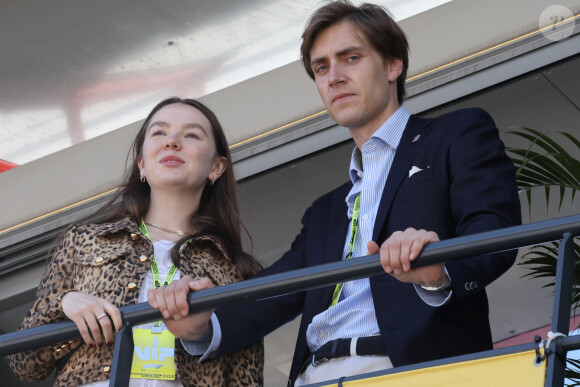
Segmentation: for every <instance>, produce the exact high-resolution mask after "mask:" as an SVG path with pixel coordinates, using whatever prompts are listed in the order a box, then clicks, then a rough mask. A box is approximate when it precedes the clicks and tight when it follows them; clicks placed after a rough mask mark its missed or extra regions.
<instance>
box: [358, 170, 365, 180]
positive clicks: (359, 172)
mask: <svg viewBox="0 0 580 387" xmlns="http://www.w3.org/2000/svg"><path fill="white" fill-rule="evenodd" d="M356 174H357V176H358V177H360V178H361V179H362V177H363V175H364V173H363V172H362V171H358V172H357V173H356Z"/></svg>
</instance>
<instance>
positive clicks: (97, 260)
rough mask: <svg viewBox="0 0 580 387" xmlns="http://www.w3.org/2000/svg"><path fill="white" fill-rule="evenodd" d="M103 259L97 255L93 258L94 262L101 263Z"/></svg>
mask: <svg viewBox="0 0 580 387" xmlns="http://www.w3.org/2000/svg"><path fill="white" fill-rule="evenodd" d="M103 261H104V259H103V257H97V259H95V262H96V263H101V262H103Z"/></svg>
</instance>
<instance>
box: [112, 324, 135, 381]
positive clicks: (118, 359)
mask: <svg viewBox="0 0 580 387" xmlns="http://www.w3.org/2000/svg"><path fill="white" fill-rule="evenodd" d="M134 349H135V346H134V344H133V326H132V325H130V324H129V323H125V324H124V325H123V328H121V330H120V331H119V332H118V333H117V336H116V338H115V350H114V352H113V363H112V364H111V379H110V380H109V387H127V386H129V379H130V378H131V363H132V362H133V352H134Z"/></svg>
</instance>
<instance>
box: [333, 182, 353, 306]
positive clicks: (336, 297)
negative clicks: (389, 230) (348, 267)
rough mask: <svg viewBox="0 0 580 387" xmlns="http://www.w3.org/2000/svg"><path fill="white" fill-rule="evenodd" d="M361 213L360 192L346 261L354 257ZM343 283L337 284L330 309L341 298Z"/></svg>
mask: <svg viewBox="0 0 580 387" xmlns="http://www.w3.org/2000/svg"><path fill="white" fill-rule="evenodd" d="M359 213H360V192H359V194H358V195H356V199H355V200H354V209H353V211H352V223H351V225H350V241H349V243H348V253H347V254H346V258H345V259H346V260H349V259H350V258H351V257H352V251H353V250H354V242H355V241H356V236H357V234H358V216H359ZM342 285H343V284H342V283H338V284H336V286H335V287H334V292H333V293H332V300H331V301H330V305H329V306H328V307H329V308H330V307H331V306H334V305H336V303H337V302H338V298H339V297H340V293H341V292H342Z"/></svg>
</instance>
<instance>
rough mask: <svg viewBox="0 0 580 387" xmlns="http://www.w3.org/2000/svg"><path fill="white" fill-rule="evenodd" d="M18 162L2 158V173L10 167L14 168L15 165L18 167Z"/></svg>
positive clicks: (0, 161) (0, 171) (0, 170)
mask: <svg viewBox="0 0 580 387" xmlns="http://www.w3.org/2000/svg"><path fill="white" fill-rule="evenodd" d="M17 166H18V164H14V163H11V162H10V161H4V160H2V159H0V173H2V172H4V171H7V170H9V169H12V168H14V167H17Z"/></svg>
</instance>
